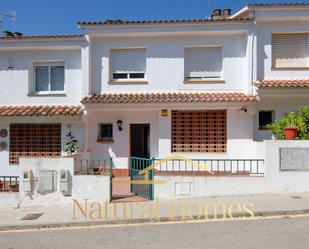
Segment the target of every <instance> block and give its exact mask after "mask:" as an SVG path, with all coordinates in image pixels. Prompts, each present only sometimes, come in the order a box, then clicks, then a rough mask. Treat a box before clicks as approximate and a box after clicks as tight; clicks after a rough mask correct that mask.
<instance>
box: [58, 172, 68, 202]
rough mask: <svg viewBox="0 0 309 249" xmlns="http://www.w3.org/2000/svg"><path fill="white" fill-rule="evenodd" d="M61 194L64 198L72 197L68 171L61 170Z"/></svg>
mask: <svg viewBox="0 0 309 249" xmlns="http://www.w3.org/2000/svg"><path fill="white" fill-rule="evenodd" d="M59 173H60V192H61V193H62V194H63V195H64V196H68V195H70V191H69V171H68V170H60V172H59Z"/></svg>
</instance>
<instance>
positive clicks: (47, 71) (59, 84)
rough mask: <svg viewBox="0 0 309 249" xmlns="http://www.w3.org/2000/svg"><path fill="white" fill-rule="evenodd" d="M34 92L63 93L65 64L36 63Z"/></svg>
mask: <svg viewBox="0 0 309 249" xmlns="http://www.w3.org/2000/svg"><path fill="white" fill-rule="evenodd" d="M34 91H35V92H37V93H39V92H63V91H64V63H63V62H59V63H35V64H34Z"/></svg>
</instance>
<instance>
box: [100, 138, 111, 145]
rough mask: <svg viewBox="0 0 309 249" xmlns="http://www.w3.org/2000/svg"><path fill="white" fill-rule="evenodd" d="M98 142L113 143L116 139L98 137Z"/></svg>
mask: <svg viewBox="0 0 309 249" xmlns="http://www.w3.org/2000/svg"><path fill="white" fill-rule="evenodd" d="M97 143H101V144H112V143H114V139H97Z"/></svg>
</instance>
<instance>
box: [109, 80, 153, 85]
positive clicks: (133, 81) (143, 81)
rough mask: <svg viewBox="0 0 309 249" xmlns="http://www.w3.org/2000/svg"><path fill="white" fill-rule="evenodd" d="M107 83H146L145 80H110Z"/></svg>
mask: <svg viewBox="0 0 309 249" xmlns="http://www.w3.org/2000/svg"><path fill="white" fill-rule="evenodd" d="M108 83H109V84H114V85H117V84H120V85H121V84H148V81H147V80H110V81H108Z"/></svg>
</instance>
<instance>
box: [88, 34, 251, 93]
mask: <svg viewBox="0 0 309 249" xmlns="http://www.w3.org/2000/svg"><path fill="white" fill-rule="evenodd" d="M243 32H244V33H243V34H228V35H213V34H212V35H200V36H192V37H190V38H188V37H186V36H183V37H179V36H175V37H168V36H165V37H164V36H161V37H155V36H153V37H151V38H145V37H139V38H128V37H126V38H113V39H112V38H105V39H103V38H94V39H93V40H92V54H91V57H92V59H91V66H92V68H91V76H92V92H94V93H101V92H111V91H115V92H124V91H150V90H157V91H162V90H168V91H171V90H192V89H203V90H227V89H228V90H244V91H247V89H248V61H247V53H249V52H248V51H247V49H248V48H247V35H246V34H245V31H243ZM212 45H214V46H223V78H224V80H225V83H192V84H189V83H183V81H184V52H185V47H190V46H212ZM134 47H135V48H136V47H140V48H145V49H146V78H147V80H148V83H147V84H123V83H122V84H121V83H120V84H116V83H112V84H109V83H108V81H109V50H110V49H112V48H134Z"/></svg>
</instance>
